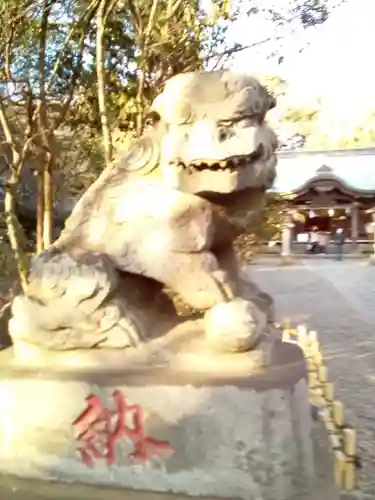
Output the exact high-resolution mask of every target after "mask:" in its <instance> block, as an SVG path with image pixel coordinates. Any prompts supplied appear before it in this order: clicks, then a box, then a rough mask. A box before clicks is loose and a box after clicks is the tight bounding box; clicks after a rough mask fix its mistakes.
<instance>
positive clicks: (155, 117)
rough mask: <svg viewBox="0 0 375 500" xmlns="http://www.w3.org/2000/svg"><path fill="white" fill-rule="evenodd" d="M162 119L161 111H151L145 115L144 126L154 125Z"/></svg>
mask: <svg viewBox="0 0 375 500" xmlns="http://www.w3.org/2000/svg"><path fill="white" fill-rule="evenodd" d="M160 120H161V117H160V115H159V113H157V112H156V111H151V112H150V113H148V114H147V115H146V117H145V122H144V126H145V128H149V127H154V126H155V125H156V124H157V123H158V122H159V121H160Z"/></svg>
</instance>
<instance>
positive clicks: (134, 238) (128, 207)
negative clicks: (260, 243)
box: [9, 71, 277, 352]
mask: <svg viewBox="0 0 375 500" xmlns="http://www.w3.org/2000/svg"><path fill="white" fill-rule="evenodd" d="M275 104H276V103H275V100H274V98H273V97H272V96H271V95H270V94H269V93H268V91H267V90H266V89H265V88H264V87H262V86H261V85H260V83H259V82H258V81H257V80H256V79H255V78H253V77H250V76H246V75H238V74H234V73H231V72H228V71H217V72H208V73H204V72H198V73H185V74H182V75H178V76H176V77H174V78H172V79H171V80H170V81H169V82H167V84H166V86H165V89H164V91H163V93H162V94H161V95H160V96H159V97H158V98H157V99H156V101H155V103H154V105H153V106H152V116H153V118H154V125H153V126H152V127H151V128H149V129H148V130H146V131H145V133H144V135H143V137H141V138H140V139H139V140H137V141H135V142H134V143H133V144H132V145H131V146H130V148H129V150H128V151H127V152H126V153H125V154H124V155H123V156H122V157H121V158H120V159H119V160H118V161H116V162H115V163H114V165H111V166H110V167H108V168H107V169H105V170H104V171H103V173H102V175H101V176H100V177H99V178H98V179H97V181H96V182H95V183H94V184H93V185H92V186H91V187H90V188H89V189H88V191H87V192H86V193H85V194H84V195H83V196H82V198H81V199H80V201H79V202H78V203H77V205H76V206H75V208H74V210H73V212H72V214H71V216H70V217H69V218H68V220H67V222H66V227H65V229H64V231H63V232H62V233H61V235H60V237H59V238H58V239H57V241H55V242H54V243H53V245H51V246H50V248H48V249H47V250H46V251H45V252H44V253H43V254H41V255H39V256H37V257H36V259H35V260H34V262H33V263H32V266H31V271H30V276H29V278H30V279H29V287H28V289H27V291H26V294H25V295H21V296H19V297H16V299H15V300H14V302H13V307H12V319H11V321H10V324H9V332H10V335H11V337H12V339H13V342H14V343H15V344H17V343H25V342H26V343H29V344H34V345H36V346H39V347H42V348H44V349H47V350H69V349H93V348H95V349H113V348H117V349H124V348H129V347H136V346H138V345H139V344H141V343H142V342H144V341H145V340H147V338H148V336H149V334H150V331H152V335H155V330H158V334H159V335H163V334H164V333H165V332H164V331H163V326H162V325H163V323H161V324H160V325H158V324H157V323H158V314H159V311H158V309H159V308H160V303H159V300H160V301H161V302H166V301H167V297H166V293H165V289H170V290H172V292H173V293H174V294H176V295H178V296H179V297H180V298H181V299H182V300H183V301H185V302H186V303H187V304H188V305H189V306H190V307H192V308H194V309H199V310H202V311H207V310H210V309H211V308H213V307H215V306H217V305H218V304H223V303H226V302H230V301H232V300H236V299H243V300H245V299H246V300H248V301H249V304H248V307H243V308H242V309H241V312H240V309H238V311H237V312H238V314H240V313H241V314H243V315H244V317H243V318H242V319H241V318H239V319H238V325H242V327H243V326H244V325H248V327H249V332H248V334H247V336H246V332H244V331H242V332H241V336H242V340H241V341H240V342H239V341H238V334H239V332H237V333H235V332H234V333H233V335H234V339H233V342H231V341H230V339H228V340H226V342H225V343H223V342H221V341H219V344H220V342H221V348H223V347H224V346H228V349H229V350H230V351H232V350H233V349H235V347H236V346H238V349H240V350H242V349H244V348H245V347H247V348H251V347H252V346H253V345H254V344H255V340H256V337H257V336H258V335H259V332H260V330H261V329H262V327H263V325H264V315H263V314H257V313H254V311H255V309H256V308H255V307H253V304H255V305H256V306H259V305H260V303H261V304H262V307H265V306H266V303H267V302H268V298H266V297H265V296H262V297H261V296H260V294H259V293H254V294H253V295H252V297H251V298H250V297H249V295H247V296H246V297H245V294H244V292H243V290H241V283H240V278H239V274H240V273H239V270H238V266H237V262H236V258H235V255H234V251H233V239H234V238H235V236H236V235H237V234H238V233H239V232H241V231H242V230H243V229H244V228H246V227H248V225H249V222H250V221H251V220H252V217H254V215H257V214H259V211H260V210H262V207H263V200H264V192H265V190H266V189H267V188H268V187H270V186H271V184H272V182H273V180H274V178H275V175H276V171H275V166H276V155H275V150H276V147H277V140H276V136H275V134H274V132H273V131H272V130H271V129H270V128H269V127H268V126H267V124H266V122H265V119H264V118H265V115H266V114H267V112H268V111H269V110H270V109H271V108H273V107H274V106H275ZM258 299H259V300H258ZM156 304H157V305H156ZM250 309H252V311H253V312H252V313H251V315H250V316H251V321H248V320H249V317H250V316H249V312H248V311H249V310H250ZM173 315H174V319H175V321H177V320H178V317H177V314H176V311H172V309H170V310H169V316H170V318H172V316H173ZM208 317H210V315H209V316H208ZM207 324H210V325H211V326H210V332H209V337H210V339H214V338H222V337H220V334H219V332H218V334H217V335H216V333H215V332H213V331H212V325H213V323H212V322H211V323H210V322H208V323H207ZM150 325H151V326H152V328H150ZM242 327H241V328H242ZM242 330H243V328H242ZM254 332H257V333H256V334H254ZM227 334H228V335H229V333H228V332H227ZM236 335H237V337H236ZM254 335H255V336H254ZM16 352H19V349H16Z"/></svg>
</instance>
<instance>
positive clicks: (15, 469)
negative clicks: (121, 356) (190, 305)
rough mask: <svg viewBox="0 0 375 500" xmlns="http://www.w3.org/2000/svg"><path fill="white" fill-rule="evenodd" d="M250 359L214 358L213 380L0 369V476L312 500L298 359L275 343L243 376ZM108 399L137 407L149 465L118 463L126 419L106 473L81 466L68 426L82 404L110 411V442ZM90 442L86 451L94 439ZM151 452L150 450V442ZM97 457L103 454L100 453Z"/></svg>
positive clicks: (128, 444)
mask: <svg viewBox="0 0 375 500" xmlns="http://www.w3.org/2000/svg"><path fill="white" fill-rule="evenodd" d="M250 355H251V353H244V354H234V355H230V354H226V355H224V354H223V355H222V356H221V360H222V362H221V363H218V358H220V356H215V357H214V359H215V362H216V363H217V365H219V364H220V365H221V367H220V368H221V369H220V370H219V369H217V370H216V373H215V371H214V370H212V366H211V365H207V364H204V366H203V364H202V365H201V367H200V369H196V368H194V369H193V370H192V369H191V365H190V368H189V367H188V366H185V367H184V366H183V365H181V363H177V360H178V358H177V359H176V362H175V363H174V368H171V367H168V368H166V367H165V365H163V364H161V363H160V359H159V360H158V359H156V360H155V363H154V364H152V363H151V364H149V365H143V366H142V364H141V363H138V364H136V365H135V366H134V368H132V369H128V368H127V369H123V370H122V371H121V372H119V371H117V372H116V371H112V372H110V371H105V372H103V371H102V370H99V371H94V370H92V369H90V370H89V371H85V370H82V369H81V370H78V371H77V370H74V369H67V368H66V367H65V369H62V370H55V371H51V370H40V369H38V370H35V369H34V370H33V369H32V368H30V367H28V368H26V367H20V366H19V367H15V366H13V367H12V366H9V365H7V363H5V362H4V360H3V362H2V365H1V379H0V471H1V472H3V473H4V472H5V473H12V474H16V475H20V476H25V477H39V478H44V479H51V478H59V479H60V480H64V481H74V480H77V481H80V482H86V483H93V484H102V485H116V486H119V485H120V486H123V487H126V488H131V489H134V490H150V491H159V492H173V493H181V494H188V495H192V496H211V497H224V498H242V499H245V500H252V499H262V500H263V499H264V500H291V499H297V498H298V499H299V500H303V499H306V500H308V499H309V500H310V499H315V498H317V497H316V496H315V493H316V492H315V489H314V470H313V465H312V464H313V456H312V446H311V441H310V434H309V432H310V424H311V422H310V409H309V405H308V402H307V386H306V370H305V363H304V360H303V356H302V354H301V351H300V350H299V348H298V347H296V346H293V345H287V344H281V343H276V344H275V346H274V349H273V351H272V356H271V363H270V364H269V366H268V368H267V369H263V370H258V371H257V372H255V371H254V370H251V372H250V373H252V374H249V371H248V369H247V367H246V363H244V359H245V357H246V356H250ZM225 358H226V361H225ZM230 359H232V361H230ZM170 366H172V365H170ZM116 391H119V392H116ZM116 394H117V396H118V395H119V394H121V395H122V396H123V397H124V398H125V400H126V403H127V404H130V405H139V407H140V408H141V409H142V410H143V416H142V418H141V423H144V427H143V437H150V438H152V439H153V440H158V441H160V442H162V443H163V446H161V450H162V451H161V452H160V456H159V457H157V456H151V458H150V457H148V456H147V453H150V448H148V452H147V449H146V448H145V449H144V450H143V452H144V453H146V455H144V456H146V458H149V459H148V460H147V459H144V456H143V457H142V454H139V453H138V455H137V453H136V454H135V455H134V456H133V458H132V457H131V456H129V455H130V454H131V453H132V452H133V453H134V452H135V451H137V449H138V451H139V447H138V448H137V446H138V445H139V444H140V443H141V442H142V438H143V437H142V436H140V435H139V434H138V438H139V439H138V440H137V439H134V436H133V438H132V432H131V431H132V430H134V426H132V422H131V418H129V415H128V418H127V420H126V424H127V425H128V432H127V433H123V434H122V435H121V438H122V439H119V441H118V442H117V444H116V447H115V454H114V458H113V463H112V464H111V465H108V463H107V459H106V457H104V458H99V457H98V458H93V464H92V466H88V465H86V464H85V463H84V461H83V460H82V455H80V453H79V447H80V444H82V442H81V443H80V441H79V439H78V438H77V433H78V431H79V430H80V429H79V428H78V427H77V425H78V424H77V425H76V426H75V425H73V422H75V421H77V418H78V417H79V416H80V415H81V414H82V412H83V411H84V410H85V409H86V408H87V404H88V401H87V397H88V396H90V395H92V396H97V397H98V401H99V402H100V404H103V405H104V407H107V408H108V409H110V410H111V411H113V415H112V427H111V429H112V431H111V432H113V429H114V428H115V425H116V423H118V413H117V411H116V409H117V407H116V403H115V398H114V395H115V396H116ZM102 429H103V427H102ZM81 430H82V428H81ZM105 435H106V434H105V433H104V437H105ZM92 436H93V437H94V440H93V443H94V444H95V445H97V435H95V434H93V435H92ZM102 437H103V435H102ZM103 443H104V445H105V441H103ZM152 444H153V446H154V448H152V449H151V450H154V449H155V447H157V446H156V445H157V443H155V441H152ZM159 444H160V443H159ZM98 449H99V451H100V452H101V454H103V452H104V451H105V446H104V448H98ZM145 450H146V451H145ZM89 451H90V450H88V452H89ZM326 486H327V485H326ZM324 493H325V491H324V489H322V487H321V489H320V491H319V494H320V496H319V497H318V498H328V497H327V496H325V495H324ZM145 498H147V497H145Z"/></svg>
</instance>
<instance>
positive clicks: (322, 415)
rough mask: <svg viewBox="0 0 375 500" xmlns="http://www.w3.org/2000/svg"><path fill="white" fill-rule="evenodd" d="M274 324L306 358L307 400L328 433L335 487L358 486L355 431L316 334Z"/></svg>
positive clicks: (288, 323) (285, 339) (347, 489)
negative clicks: (345, 411)
mask: <svg viewBox="0 0 375 500" xmlns="http://www.w3.org/2000/svg"><path fill="white" fill-rule="evenodd" d="M275 326H276V328H278V329H280V330H282V340H283V342H293V343H296V344H298V345H299V346H300V347H301V349H302V351H303V353H304V356H305V358H306V363H307V370H308V383H309V399H310V403H311V405H312V406H313V407H314V408H315V409H316V410H317V415H318V418H319V420H320V421H321V422H322V423H323V424H324V427H325V429H326V431H327V434H328V441H329V445H330V450H331V452H332V456H333V460H334V480H335V484H336V486H337V487H338V488H339V489H340V490H342V491H351V490H354V489H357V488H358V475H357V464H358V458H357V454H356V448H357V445H356V431H355V429H354V428H353V427H352V426H351V425H349V424H348V423H347V421H346V420H345V414H344V406H343V404H342V403H341V402H340V401H338V399H337V398H336V395H335V390H334V384H333V382H332V381H331V380H330V379H329V376H328V370H327V367H326V365H325V362H324V356H323V353H322V348H321V345H320V343H319V340H318V336H317V333H316V332H315V331H310V330H309V329H308V328H306V326H304V325H299V326H297V327H295V328H293V327H291V325H290V322H289V321H288V320H285V321H284V323H283V324H282V325H275Z"/></svg>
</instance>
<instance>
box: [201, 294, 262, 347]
mask: <svg viewBox="0 0 375 500" xmlns="http://www.w3.org/2000/svg"><path fill="white" fill-rule="evenodd" d="M266 324H267V317H266V315H265V314H264V313H263V312H262V311H261V310H260V309H259V308H258V307H257V306H256V305H254V304H252V303H251V302H249V301H247V300H244V299H241V298H235V299H233V300H232V301H230V302H222V303H220V304H217V305H216V306H214V307H213V308H212V309H210V310H209V311H207V313H206V315H205V333H206V338H207V340H208V341H209V342H210V344H212V345H213V347H215V348H216V349H218V350H221V351H227V352H240V351H248V350H250V349H252V348H253V347H254V346H255V345H256V343H257V342H258V340H259V337H260V335H261V333H262V331H263V330H264V329H265V328H266Z"/></svg>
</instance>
